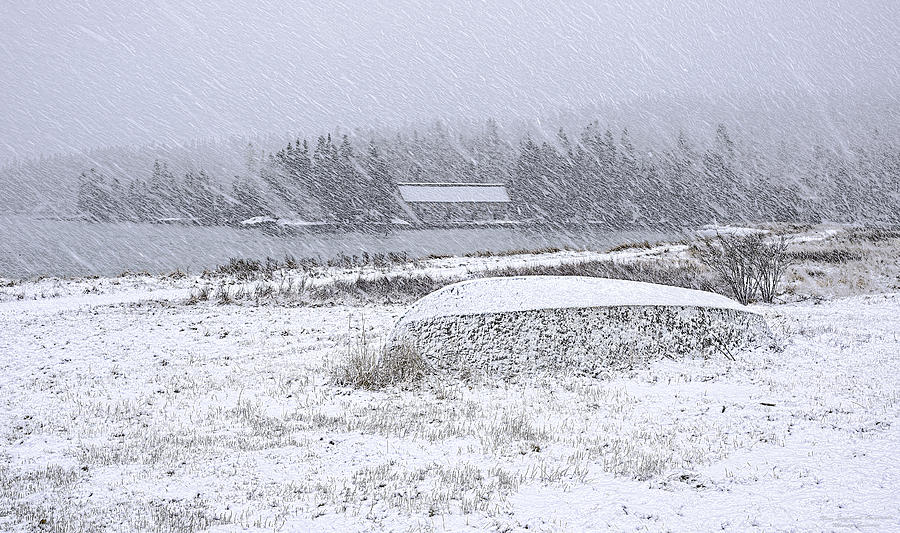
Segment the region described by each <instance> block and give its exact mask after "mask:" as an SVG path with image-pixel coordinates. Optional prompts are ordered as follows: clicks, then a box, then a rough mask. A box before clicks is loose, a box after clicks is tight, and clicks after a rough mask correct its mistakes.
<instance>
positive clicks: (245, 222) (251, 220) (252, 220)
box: [241, 217, 275, 226]
mask: <svg viewBox="0 0 900 533" xmlns="http://www.w3.org/2000/svg"><path fill="white" fill-rule="evenodd" d="M269 222H275V219H274V218H272V217H253V218H248V219H247V220H242V221H241V225H242V226H255V225H257V224H266V223H269Z"/></svg>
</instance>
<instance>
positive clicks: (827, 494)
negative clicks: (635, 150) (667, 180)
mask: <svg viewBox="0 0 900 533" xmlns="http://www.w3.org/2000/svg"><path fill="white" fill-rule="evenodd" d="M835 239H836V237H834V236H826V237H824V238H823V240H822V241H817V240H814V239H809V240H806V241H801V242H803V246H807V247H809V248H814V247H822V246H839V245H840V246H844V245H845V244H846V243H844V244H842V243H843V241H840V240H835ZM847 246H850V245H847ZM854 246H856V245H854ZM859 246H866V247H867V249H868V248H872V247H873V246H876V245H869V244H865V245H863V244H859ZM664 250H665V248H663V249H660V250H657V251H656V252H654V253H658V254H660V255H662V256H665V255H666V254H669V255H681V254H683V253H685V249H684V247H671V248H670V249H669V250H668V251H664ZM897 250H898V248H897V243H896V240H894V241H889V242H887V243H879V244H877V246H876V248H875V249H874V251H872V250H870V251H869V253H870V254H872V255H870V256H867V257H876V258H880V259H879V261H884V262H883V263H876V264H873V265H870V266H869V267H868V270H867V269H866V268H865V267H863V266H861V265H858V264H857V262H862V259H860V260H859V261H848V262H845V263H842V264H838V265H822V264H802V265H797V266H796V267H794V268H793V269H792V270H791V272H789V284H788V288H789V290H790V291H791V292H790V293H789V294H787V295H786V296H785V298H787V299H788V300H791V303H782V304H779V305H774V306H754V309H755V310H757V311H759V312H761V313H763V314H764V315H765V316H766V317H767V320H768V322H769V325H770V327H771V328H772V329H773V330H774V331H775V332H776V334H778V335H779V336H780V338H781V339H782V344H783V350H781V351H775V350H759V351H753V352H747V353H742V354H740V356H739V357H738V360H737V361H733V362H732V361H726V360H724V359H722V360H718V359H710V360H684V361H665V362H659V363H655V364H654V365H653V366H652V367H650V368H647V369H641V370H637V371H633V372H629V373H622V374H617V375H614V376H612V377H611V378H609V379H606V380H595V379H587V378H573V377H559V378H555V377H542V378H536V379H533V380H525V381H521V382H514V383H503V382H491V381H486V382H482V381H478V382H470V381H460V380H455V379H449V378H445V377H442V376H431V377H430V378H428V379H427V380H426V382H425V383H423V384H421V385H416V386H415V387H414V388H410V389H400V388H394V389H389V390H386V391H376V392H371V391H361V390H355V389H348V388H341V387H336V386H334V385H331V384H330V381H329V376H330V369H331V368H333V367H334V366H335V365H338V364H340V363H341V361H342V360H343V358H344V357H345V356H346V353H347V344H348V342H349V341H351V340H353V339H355V338H357V337H358V335H359V330H360V328H363V327H364V328H366V330H367V335H368V336H369V339H370V342H372V343H373V344H376V343H377V342H378V340H379V339H381V338H384V337H385V336H386V335H387V334H388V332H389V329H390V327H391V325H392V324H393V322H394V321H395V320H396V318H397V317H399V316H400V315H401V314H402V313H403V312H404V310H405V307H404V306H391V305H377V306H376V305H364V306H331V307H280V306H274V305H268V306H259V307H256V306H249V305H220V304H216V303H201V304H199V305H185V303H184V298H185V296H186V295H187V294H189V293H190V291H191V288H192V287H193V286H195V285H196V284H198V283H201V281H200V280H198V279H196V278H180V279H175V280H172V279H161V278H155V277H154V278H110V279H100V280H55V281H51V282H48V281H47V280H43V281H37V282H23V283H15V284H14V285H13V286H10V287H6V288H4V289H2V290H4V291H23V293H25V294H29V295H30V294H36V295H37V294H39V292H40V291H39V290H36V289H35V286H38V285H35V284H41V283H45V284H46V283H58V287H57V288H58V290H59V294H58V295H57V296H55V297H49V296H48V297H45V298H40V297H38V298H36V299H35V298H31V297H28V298H26V297H23V298H22V299H18V298H9V297H8V298H6V299H5V300H6V301H3V302H2V303H0V327H2V330H0V371H2V373H3V375H4V376H6V377H5V379H4V381H3V385H2V387H0V406H2V408H0V423H2V427H3V436H2V439H3V440H2V448H0V529H2V530H12V531H15V530H23V531H30V530H38V531H72V530H74V531H79V530H83V531H94V530H98V529H104V528H105V529H110V530H135V529H145V530H146V529H151V530H164V531H170V530H177V531H181V530H188V531H190V530H204V529H213V530H220V531H237V530H247V529H249V530H261V531H263V530H264V531H270V530H272V529H280V530H283V531H306V530H329V531H348V530H349V531H354V530H356V531H369V530H372V529H384V530H401V531H404V530H424V531H428V530H444V529H447V530H465V529H471V530H499V531H509V530H523V529H526V528H527V529H529V530H539V531H540V530H548V531H549V530H554V531H555V530H606V529H613V530H651V531H656V530H676V531H698V530H713V529H715V530H719V529H725V530H746V529H762V530H800V531H822V530H871V531H887V530H900V496H898V495H897V494H898V492H900V461H898V454H900V452H898V450H900V355H898V354H900V337H898V335H900V333H898V332H900V293H898V290H900V278H898V277H897V274H896V273H897ZM623 253H625V254H629V253H634V252H628V251H626V252H623ZM641 253H644V252H641ZM488 260H490V261H506V262H510V261H542V260H548V261H557V260H560V259H559V258H558V257H554V258H552V259H541V258H534V257H531V258H524V259H523V258H516V257H513V258H484V259H482V258H470V259H446V260H439V261H434V262H432V263H429V264H426V265H418V266H417V267H416V268H427V269H430V270H429V271H430V272H435V271H440V270H441V269H443V268H447V269H453V268H463V269H468V268H477V267H478V266H477V265H480V264H481V263H478V261H488ZM441 261H442V262H441ZM473 265H475V266H473ZM410 269H412V267H410ZM810 272H813V274H812V275H810V274H809V273H810ZM819 272H821V273H819ZM341 275H343V274H341ZM135 279H136V280H137V281H135ZM116 280H119V285H114V282H115V281H116ZM141 280H143V281H141ZM860 280H862V281H860ZM91 284H94V285H91ZM92 286H98V287H99V288H98V289H97V291H96V292H93V291H88V292H85V288H90V287H92ZM7 294H14V293H13V292H8V293H7Z"/></svg>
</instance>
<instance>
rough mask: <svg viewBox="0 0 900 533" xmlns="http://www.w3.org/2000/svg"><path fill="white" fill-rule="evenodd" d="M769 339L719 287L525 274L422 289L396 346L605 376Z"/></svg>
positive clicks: (503, 372) (465, 363)
mask: <svg viewBox="0 0 900 533" xmlns="http://www.w3.org/2000/svg"><path fill="white" fill-rule="evenodd" d="M768 338H769V332H768V328H767V326H766V323H765V320H764V319H763V318H762V317H761V316H760V315H758V314H756V313H754V312H752V311H751V310H749V309H748V308H746V307H744V306H742V305H740V304H739V303H737V302H735V301H733V300H731V299H729V298H726V297H724V296H721V295H718V294H713V293H709V292H704V291H697V290H691V289H683V288H680V287H670V286H666V285H656V284H652V283H641V282H636V281H624V280H613V279H603V278H587V277H577V276H525V277H513V278H486V279H477V280H471V281H463V282H460V283H456V284H453V285H448V286H447V287H444V288H442V289H440V290H437V291H435V292H433V293H431V294H429V295H427V296H425V297H424V298H422V299H420V300H419V301H418V302H416V303H415V304H413V305H412V307H411V308H410V309H409V310H408V311H407V313H406V314H404V315H403V316H402V317H401V318H400V320H399V321H398V322H397V324H396V326H395V328H394V331H393V334H392V335H391V338H390V340H389V347H395V346H400V345H405V346H407V347H410V348H412V349H414V350H416V351H418V352H419V353H420V354H422V355H423V356H424V357H425V358H426V359H427V360H428V361H429V362H430V364H431V365H433V366H435V367H436V368H442V369H446V370H451V371H458V372H464V373H468V372H472V373H482V372H483V373H487V374H488V375H494V376H502V377H511V376H513V375H517V374H522V373H532V372H535V371H541V370H552V371H560V370H562V371H567V372H573V373H578V374H586V375H598V374H601V373H603V372H605V371H609V370H616V369H624V368H631V367H634V366H636V365H640V364H645V363H647V362H649V361H651V360H654V359H659V358H662V357H672V358H675V357H727V358H732V357H734V354H735V353H736V352H737V351H739V350H741V349H744V348H747V347H750V346H752V345H754V344H757V343H759V342H761V341H763V340H766V339H768Z"/></svg>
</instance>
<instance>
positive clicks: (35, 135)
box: [0, 0, 900, 161]
mask: <svg viewBox="0 0 900 533" xmlns="http://www.w3.org/2000/svg"><path fill="white" fill-rule="evenodd" d="M0 9H2V11H3V13H2V16H0V64H2V69H0V132H2V134H0V160H7V161H8V160H11V159H14V158H17V159H26V158H33V157H36V156H39V155H40V154H45V155H48V154H52V153H60V152H71V151H79V150H84V149H87V148H92V147H98V146H107V145H122V144H145V143H154V142H155V143H173V142H184V141H187V140H190V139H196V138H210V137H215V138H224V137H228V136H232V135H256V134H269V133H274V134H283V133H286V132H290V133H292V134H306V135H309V134H318V133H320V132H321V131H326V130H331V129H333V128H334V127H337V126H340V127H344V128H349V129H353V128H366V127H370V126H375V127H389V128H398V127H403V126H406V125H410V124H415V123H420V122H430V121H432V120H434V119H436V118H442V119H444V120H447V121H448V122H451V123H457V122H458V123H460V124H465V123H466V122H467V121H477V122H480V121H482V120H484V119H485V118H487V117H493V118H495V119H497V120H498V121H499V122H500V123H501V124H504V125H506V127H514V126H515V125H516V124H517V123H519V122H530V123H540V122H541V121H544V122H550V123H551V124H550V130H551V131H555V129H556V128H557V127H559V126H560V124H558V122H559V120H557V119H556V118H555V117H557V116H559V115H560V114H563V115H565V114H567V113H568V114H575V115H576V116H578V120H579V121H580V122H582V123H586V122H587V121H588V120H589V119H594V118H600V119H601V120H604V121H608V122H611V123H614V124H617V123H626V122H627V123H629V125H631V127H632V129H635V130H637V129H640V130H643V131H639V132H635V133H637V134H640V135H642V136H643V135H647V134H649V133H653V132H654V131H656V130H658V129H664V130H665V134H666V135H671V132H677V130H679V129H684V130H687V131H688V133H693V131H695V130H699V129H700V128H701V127H702V128H704V132H707V131H708V130H712V129H713V128H709V127H707V126H708V125H709V124H715V123H717V122H723V121H724V122H728V121H729V120H730V121H734V122H738V123H740V124H741V126H742V128H743V129H744V130H745V131H746V130H754V131H755V130H762V131H765V132H768V133H769V134H773V133H780V134H782V135H785V136H794V135H801V133H799V132H796V131H792V130H795V129H800V128H803V127H805V128H804V129H809V128H812V129H814V130H815V132H816V135H821V136H828V135H831V136H836V137H840V136H844V135H848V134H850V133H852V132H854V131H856V130H857V129H860V128H869V129H871V128H876V127H877V128H881V129H882V130H885V129H888V128H892V129H896V127H897V126H896V124H897V120H896V119H897V109H898V106H897V94H898V90H897V89H898V82H900V64H898V57H900V56H898V54H897V53H896V50H897V48H898V46H900V31H898V29H897V28H898V22H900V4H898V3H896V2H882V1H834V2H818V1H797V2H781V1H758V2H752V3H747V2H743V1H725V2H699V1H688V0H683V1H678V2H666V3H665V5H663V4H662V3H660V2H656V1H652V0H637V1H631V0H629V1H615V2H584V1H578V0H574V1H567V2H545V1H522V2H480V1H467V0H450V1H444V2H418V1H408V0H391V1H342V0H339V1H331V2H297V1H294V2H283V1H270V0H263V1H258V0H254V1H249V0H237V1H234V0H232V1H222V2H219V1H217V2H203V1H189V2H174V1H173V2H168V1H150V2H143V3H141V4H138V5H135V4H130V3H122V2H118V1H104V0H99V1H98V0H93V1H90V2H32V1H30V0H5V1H4V3H3V7H2V8H0ZM813 126H815V127H813ZM808 134H809V132H808V131H806V132H804V133H803V135H808Z"/></svg>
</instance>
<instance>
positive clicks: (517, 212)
mask: <svg viewBox="0 0 900 533" xmlns="http://www.w3.org/2000/svg"><path fill="white" fill-rule="evenodd" d="M245 156H246V161H247V162H246V169H245V171H244V172H242V173H241V174H240V175H236V176H233V177H231V178H230V179H227V180H226V179H222V177H219V178H213V177H212V176H210V175H209V174H207V173H206V172H204V171H203V170H199V171H187V172H184V173H180V174H178V175H176V173H175V172H173V171H171V170H170V169H169V167H168V166H167V164H166V163H165V162H163V161H156V163H155V164H154V166H153V169H152V171H151V172H150V177H149V178H148V179H142V178H137V179H132V180H131V181H130V182H128V183H127V184H125V183H120V181H119V180H118V179H117V178H114V177H109V176H107V175H106V174H105V173H103V172H102V171H98V170H96V169H91V170H87V171H85V172H83V173H82V174H81V176H80V177H79V181H78V195H77V208H78V210H79V211H80V212H81V213H82V214H83V215H84V216H85V217H87V218H88V219H90V220H94V221H150V222H156V221H161V220H171V219H177V220H182V221H186V222H190V223H196V224H200V225H221V224H236V223H239V222H240V221H242V220H245V219H248V218H252V217H258V216H271V217H283V218H299V219H302V220H306V221H320V222H327V223H331V224H334V225H338V226H341V225H345V226H348V227H349V226H364V225H367V224H384V223H389V222H390V221H391V220H393V219H396V218H401V219H403V218H404V216H405V212H404V209H403V205H402V203H401V202H400V200H399V197H398V195H397V193H396V184H397V183H398V182H491V183H503V184H505V185H506V186H507V188H508V190H509V193H510V197H511V199H512V202H513V213H514V215H513V217H514V218H516V219H518V220H522V221H532V222H537V223H550V224H563V225H565V224H595V225H599V226H602V227H608V228H628V227H635V226H639V227H685V226H694V225H698V224H706V223H710V222H712V221H718V222H741V221H750V222H759V221H795V222H818V221H822V220H830V221H848V222H849V221H856V222H862V221H879V222H889V223H897V222H900V220H898V217H900V215H898V212H900V209H898V207H900V192H898V191H900V149H898V146H897V145H896V144H895V143H893V142H892V141H888V140H885V139H882V138H880V137H879V136H878V135H877V133H873V135H872V136H871V138H867V139H856V140H855V142H853V143H852V144H851V145H850V146H838V147H826V146H822V145H817V146H814V147H812V149H807V150H801V149H796V148H792V147H789V146H785V147H783V148H782V149H781V150H777V151H776V153H763V152H759V151H756V150H754V149H753V148H752V147H748V146H741V145H740V144H739V143H738V142H736V141H735V140H734V139H733V137H732V134H731V132H729V130H728V128H727V127H726V126H724V125H718V126H717V127H716V128H715V131H714V132H713V134H712V141H711V142H707V143H706V144H705V145H701V144H698V143H695V142H693V141H692V140H691V139H689V138H687V136H686V135H684V134H680V135H678V136H677V137H676V138H675V140H674V142H673V143H671V145H670V146H667V147H665V148H663V149H656V150H651V149H649V148H648V147H640V148H639V147H637V146H636V145H635V143H634V142H633V141H632V139H631V136H630V135H629V132H628V130H627V129H623V130H621V131H617V132H613V131H612V130H611V129H609V128H602V127H601V126H600V125H599V124H598V123H597V122H592V123H590V124H588V125H586V126H585V127H584V128H582V129H581V130H580V131H578V132H577V133H575V134H571V133H569V132H566V131H564V130H563V129H560V130H559V131H558V132H557V133H556V135H553V136H550V137H549V138H547V137H546V136H545V137H541V138H537V137H535V136H534V135H531V134H526V135H525V136H524V137H523V138H521V139H519V140H518V141H516V142H509V141H507V140H505V139H504V138H502V137H501V135H500V134H499V128H498V126H497V124H496V122H494V121H493V120H489V121H487V123H486V124H485V125H484V127H483V128H482V131H481V132H480V133H478V134H473V135H458V134H452V133H451V132H449V131H447V130H446V129H445V128H444V127H442V126H441V124H439V123H438V124H437V125H435V126H434V127H432V128H430V129H428V130H427V131H425V132H424V133H422V134H418V133H413V134H411V135H400V134H397V135H395V136H393V137H385V136H376V135H370V136H368V137H367V138H362V137H361V136H356V137H354V138H353V139H351V138H350V137H349V136H347V135H343V136H341V137H340V138H333V137H332V136H331V135H322V136H319V137H318V138H317V139H316V140H315V142H314V143H309V142H308V141H307V140H306V139H297V140H295V141H293V142H291V143H288V144H287V145H286V146H284V147H283V148H281V149H279V150H277V151H273V152H264V151H260V150H257V149H255V148H254V147H252V146H249V147H248V149H247V153H246V154H245Z"/></svg>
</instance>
